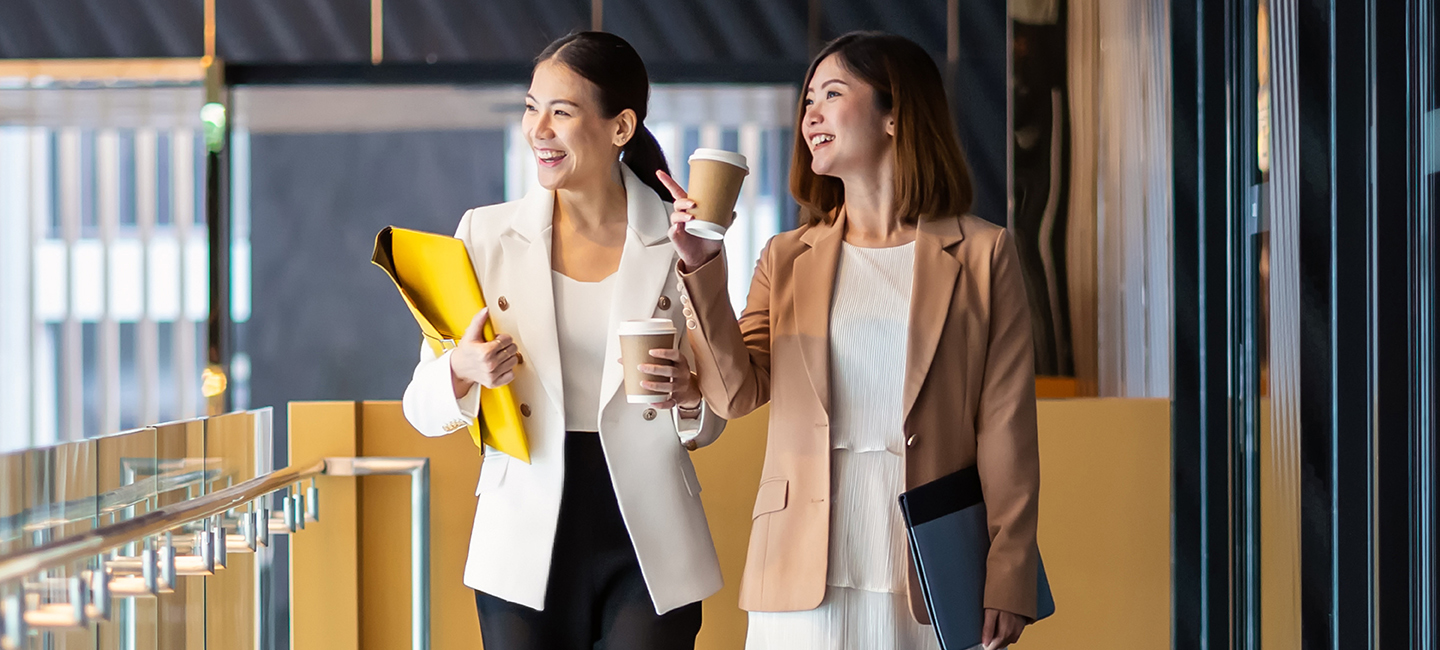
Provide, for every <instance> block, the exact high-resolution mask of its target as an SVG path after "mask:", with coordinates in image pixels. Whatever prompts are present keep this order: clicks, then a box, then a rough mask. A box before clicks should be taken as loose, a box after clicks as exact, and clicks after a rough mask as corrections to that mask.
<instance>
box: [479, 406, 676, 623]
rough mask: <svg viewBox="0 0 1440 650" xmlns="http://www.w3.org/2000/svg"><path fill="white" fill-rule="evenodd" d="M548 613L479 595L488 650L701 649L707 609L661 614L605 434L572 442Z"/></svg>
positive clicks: (575, 436)
mask: <svg viewBox="0 0 1440 650" xmlns="http://www.w3.org/2000/svg"><path fill="white" fill-rule="evenodd" d="M549 581H550V582H549V586H548V588H547V589H546V591H545V609H544V611H538V612H537V611H535V610H533V609H530V608H529V607H526V606H524V605H517V604H515V603H512V602H509V601H506V600H502V599H500V598H496V597H494V596H491V595H489V594H486V593H482V592H479V591H476V592H475V607H476V609H477V610H478V611H479V613H480V636H481V638H482V639H483V640H484V642H485V650H694V648H695V635H696V634H699V632H700V603H691V604H689V605H686V606H684V607H681V608H679V609H675V610H671V611H669V612H666V613H665V614H664V615H663V616H662V615H657V614H656V613H655V605H654V603H653V602H652V601H651V600H650V590H649V589H647V588H646V587H645V579H644V577H643V576H641V574H640V563H639V560H637V559H636V557H635V545H634V544H633V543H631V541H630V533H629V531H627V530H626V529H625V521H624V520H623V519H621V517H620V505H619V503H617V502H616V500H615V487H614V486H613V485H612V484H611V482H610V470H609V468H608V467H607V466H606V464H605V452H604V451H603V450H602V449H601V447H600V436H599V435H597V434H594V433H576V432H571V433H568V434H566V436H565V487H564V491H563V493H562V496H561V501H560V522H559V526H558V528H557V529H556V530H555V550H554V555H553V559H551V561H550V577H549Z"/></svg>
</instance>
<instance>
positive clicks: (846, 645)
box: [746, 243, 938, 650]
mask: <svg viewBox="0 0 1440 650" xmlns="http://www.w3.org/2000/svg"><path fill="white" fill-rule="evenodd" d="M914 268H915V244H914V243H910V244H905V245H904V246H895V247H892V248H861V247H859V246H852V245H850V244H845V245H844V248H843V249H842V251H841V255H840V264H839V268H838V269H837V271H836V274H835V292H834V294H833V295H832V296H831V304H830V402H831V407H830V410H831V414H830V446H831V451H830V496H831V505H830V555H829V572H828V575H827V576H826V584H827V588H826V590H825V598H824V600H823V601H822V602H821V603H820V606H819V607H817V608H815V609H813V610H809V611H803V612H751V613H750V617H749V618H750V625H749V631H748V633H747V635H746V648H747V649H748V650H921V649H935V648H938V642H937V641H936V639H935V633H934V631H933V630H932V629H931V628H930V627H929V626H923V625H920V624H919V623H916V622H915V619H914V617H912V616H911V614H910V605H909V602H908V600H907V598H906V595H905V591H906V588H905V581H906V576H907V571H908V569H907V563H908V561H909V559H908V555H907V553H906V548H907V542H906V539H905V523H904V520H903V518H902V517H901V515H900V506H899V497H900V493H901V492H902V491H904V489H905V441H904V430H903V427H904V422H903V414H902V411H903V408H904V407H903V399H904V385H905V348H906V345H907V343H908V340H909V322H910V289H911V284H912V283H913V279H914V276H915V271H914Z"/></svg>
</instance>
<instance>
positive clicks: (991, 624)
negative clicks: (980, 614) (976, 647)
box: [980, 609, 1000, 650]
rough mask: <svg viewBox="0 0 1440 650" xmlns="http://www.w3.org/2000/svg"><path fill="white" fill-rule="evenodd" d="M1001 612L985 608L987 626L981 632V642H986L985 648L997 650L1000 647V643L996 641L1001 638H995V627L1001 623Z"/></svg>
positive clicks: (986, 649)
mask: <svg viewBox="0 0 1440 650" xmlns="http://www.w3.org/2000/svg"><path fill="white" fill-rule="evenodd" d="M999 614H1000V612H997V611H995V610H993V609H987V610H985V628H984V630H983V631H982V632H981V633H980V642H981V643H983V644H985V650H995V648H996V647H998V644H996V643H995V642H996V641H998V640H999V639H996V638H995V632H996V630H995V627H996V624H997V623H999V618H1000V616H999Z"/></svg>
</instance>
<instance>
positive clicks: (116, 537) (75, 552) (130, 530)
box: [0, 461, 325, 583]
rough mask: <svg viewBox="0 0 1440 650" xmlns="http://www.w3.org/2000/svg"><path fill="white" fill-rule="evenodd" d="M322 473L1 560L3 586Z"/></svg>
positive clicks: (242, 489)
mask: <svg viewBox="0 0 1440 650" xmlns="http://www.w3.org/2000/svg"><path fill="white" fill-rule="evenodd" d="M324 472H325V462H324V461H320V462H317V463H315V464H314V465H312V466H310V467H308V468H305V469H295V468H292V467H286V468H284V469H279V470H276V471H274V472H271V473H269V474H266V475H264V476H258V477H255V478H253V479H250V480H248V481H245V482H243V483H237V484H235V485H233V486H231V487H228V488H225V489H223V490H218V491H215V492H212V493H210V494H206V495H202V496H198V497H195V498H193V499H188V500H186V501H182V502H180V503H177V504H174V505H171V506H165V507H161V508H158V509H156V510H153V511H151V512H148V513H145V514H143V515H138V516H136V517H135V518H134V519H128V520H126V521H122V522H119V523H115V524H112V525H109V526H105V527H103V528H96V529H93V530H90V531H87V532H85V533H82V534H79V535H73V536H70V537H66V538H63V539H58V540H55V541H53V542H50V543H48V544H45V545H43V546H37V547H35V548H30V549H25V550H23V551H17V552H15V553H11V554H9V555H6V556H3V557H0V583H5V582H9V581H12V580H20V579H23V578H24V577H25V576H28V575H31V574H34V573H36V572H39V571H43V570H46V569H49V568H52V567H56V566H63V565H66V564H69V563H72V562H81V561H85V560H89V559H91V558H93V557H94V556H96V555H99V554H101V553H105V552H107V551H111V550H114V549H117V548H120V547H122V546H125V545H126V544H129V543H131V542H134V541H136V540H138V539H143V538H145V537H149V536H151V535H158V534H160V533H163V532H165V531H167V530H172V529H174V528H177V527H179V526H183V525H185V524H187V523H190V522H192V521H196V520H200V519H204V518H206V517H211V516H214V515H217V514H220V513H223V512H226V511H228V510H231V509H234V508H235V507H237V506H240V505H242V504H244V503H245V502H247V501H254V500H256V499H259V498H260V497H263V496H265V495H267V494H270V493H271V492H275V491H276V490H280V489H284V488H285V487H287V486H289V485H291V484H293V483H296V482H298V481H302V480H304V479H307V478H310V477H313V476H319V475H320V474H323V473H324Z"/></svg>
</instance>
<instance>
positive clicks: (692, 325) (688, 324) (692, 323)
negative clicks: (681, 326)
mask: <svg viewBox="0 0 1440 650" xmlns="http://www.w3.org/2000/svg"><path fill="white" fill-rule="evenodd" d="M685 327H688V328H690V329H692V330H693V329H695V328H696V327H699V326H698V325H696V324H695V319H693V318H692V319H690V320H687V321H685Z"/></svg>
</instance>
